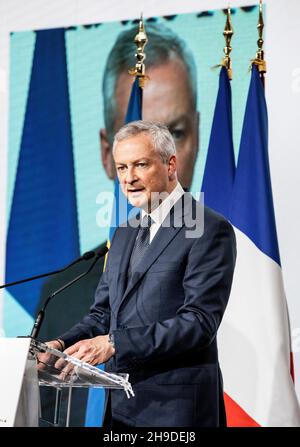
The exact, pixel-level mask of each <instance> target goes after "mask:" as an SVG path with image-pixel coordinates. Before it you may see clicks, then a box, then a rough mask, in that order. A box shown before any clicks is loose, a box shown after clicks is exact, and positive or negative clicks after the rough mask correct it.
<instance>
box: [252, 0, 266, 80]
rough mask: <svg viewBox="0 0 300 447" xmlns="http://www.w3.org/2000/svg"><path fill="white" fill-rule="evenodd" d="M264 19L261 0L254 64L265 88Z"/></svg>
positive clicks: (260, 1) (260, 0)
mask: <svg viewBox="0 0 300 447" xmlns="http://www.w3.org/2000/svg"><path fill="white" fill-rule="evenodd" d="M264 26H265V24H264V18H263V11H262V0H259V13H258V23H257V29H258V40H257V46H258V49H257V52H256V56H255V59H254V60H253V61H252V64H255V65H257V68H258V72H259V76H260V79H261V81H262V83H263V86H264V85H265V73H266V72H267V65H266V61H265V54H264V50H263V44H264V40H263V29H264Z"/></svg>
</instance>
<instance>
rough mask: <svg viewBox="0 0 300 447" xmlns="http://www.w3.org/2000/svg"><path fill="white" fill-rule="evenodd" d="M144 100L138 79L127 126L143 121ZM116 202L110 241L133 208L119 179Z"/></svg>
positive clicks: (132, 94)
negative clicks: (121, 188)
mask: <svg viewBox="0 0 300 447" xmlns="http://www.w3.org/2000/svg"><path fill="white" fill-rule="evenodd" d="M142 98H143V90H142V89H141V87H140V85H139V79H138V78H137V77H136V78H135V81H134V83H133V85H132V88H131V93H130V98H129V102H128V107H127V112H126V117H125V124H128V123H130V122H132V121H137V120H141V119H142ZM114 195H115V200H114V206H113V211H112V223H111V226H110V230H109V239H110V240H112V237H113V234H114V232H115V230H116V228H117V227H118V226H119V225H120V224H122V223H123V222H126V220H127V217H128V213H129V212H130V210H131V209H132V206H131V205H130V203H129V202H128V201H127V199H126V197H125V196H124V194H123V193H121V194H120V184H119V180H118V178H116V181H115V194H114Z"/></svg>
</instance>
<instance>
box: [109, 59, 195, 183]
mask: <svg viewBox="0 0 300 447" xmlns="http://www.w3.org/2000/svg"><path fill="white" fill-rule="evenodd" d="M146 71H147V75H148V76H149V78H150V79H149V80H148V81H146V86H145V88H144V91H143V119H145V120H148V121H154V122H160V123H162V124H165V125H166V126H167V127H168V129H169V130H170V132H171V134H172V136H173V138H174V141H175V144H176V151H177V175H178V180H179V182H180V183H181V185H182V186H183V187H184V188H187V189H189V188H190V186H191V183H192V179H193V170H194V164H195V161H196V157H197V152H198V146H199V141H198V125H199V120H198V113H197V111H196V108H195V105H194V101H193V97H192V90H191V87H190V82H189V78H188V73H187V69H186V67H185V66H184V64H183V62H182V61H181V60H180V59H178V58H177V57H174V58H173V59H170V60H168V61H167V62H166V63H164V64H159V65H157V66H153V67H150V68H149V69H148V70H146ZM132 82H133V77H132V76H130V75H128V74H127V73H126V72H125V73H122V74H121V75H120V76H119V79H118V81H117V85H116V105H117V110H118V114H117V118H116V122H115V131H117V130H118V129H119V128H120V127H122V125H123V124H124V119H125V114H126V110H127V105H128V100H129V95H130V90H131V86H132ZM101 149H102V162H103V165H104V167H105V170H106V173H107V175H108V176H109V178H111V179H113V178H115V176H116V171H115V166H114V162H113V158H112V153H111V147H110V143H109V142H108V139H107V134H106V131H105V129H102V130H101Z"/></svg>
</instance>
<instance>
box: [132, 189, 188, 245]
mask: <svg viewBox="0 0 300 447" xmlns="http://www.w3.org/2000/svg"><path fill="white" fill-rule="evenodd" d="M183 194H184V189H183V188H182V186H181V184H180V183H179V182H178V183H177V185H176V186H175V188H174V189H173V191H172V192H171V194H170V195H169V196H168V197H166V198H165V199H164V200H163V202H162V203H161V204H160V205H159V206H158V207H157V208H155V210H154V211H152V213H150V214H149V216H150V217H151V219H152V222H153V223H152V225H151V228H150V242H149V243H150V244H151V242H152V240H153V238H154V236H155V235H156V233H157V232H158V230H159V227H160V226H161V225H162V223H163V221H164V220H165V218H166V217H167V215H168V214H169V212H170V210H171V208H172V207H173V206H174V205H175V203H176V202H177V201H178V200H179V199H180V198H181V197H182V196H183ZM147 215H148V213H146V212H145V211H144V210H142V213H141V218H142V219H143V217H144V216H147Z"/></svg>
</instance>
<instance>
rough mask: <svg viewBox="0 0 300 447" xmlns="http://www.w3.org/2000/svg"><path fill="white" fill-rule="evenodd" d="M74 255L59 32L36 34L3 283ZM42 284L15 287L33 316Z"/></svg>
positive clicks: (62, 262) (70, 158) (15, 293)
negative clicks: (4, 280)
mask: <svg viewBox="0 0 300 447" xmlns="http://www.w3.org/2000/svg"><path fill="white" fill-rule="evenodd" d="M78 255H79V241H78V223H77V209H76V193H75V180H74V166H73V150H72V135H71V121H70V110H69V94H68V79H67V63H66V50H65V34H64V30H63V29H57V30H50V31H47V30H45V31H38V32H37V33H36V43H35V50H34V58H33V65H32V72H31V79H30V86H29V93H28V98H27V106H26V114H25V120H24V127H23V134H22V141H21V147H20V153H19V160H18V169H17V175H16V179H15V185H14V195H13V201H12V207H11V210H10V219H9V227H8V233H7V256H6V282H11V281H14V280H17V279H21V278H24V277H27V276H31V275H36V274H39V273H42V272H45V271H47V270H54V269H57V268H59V267H60V266H63V265H65V264H67V263H69V262H70V261H71V260H72V259H73V258H75V257H77V256H78ZM42 284H43V280H39V281H33V282H31V283H27V284H22V285H19V286H15V287H13V288H11V289H10V293H11V294H12V295H13V297H14V298H15V299H16V300H17V301H18V302H19V303H20V304H21V306H23V307H24V308H25V309H26V311H27V312H28V313H29V314H31V315H34V313H35V308H36V304H37V302H38V300H39V297H40V291H41V287H42Z"/></svg>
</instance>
